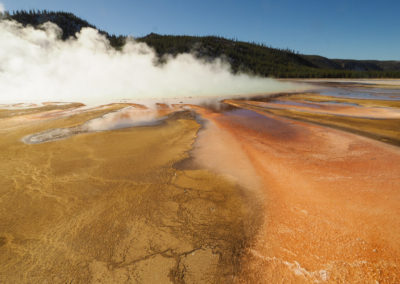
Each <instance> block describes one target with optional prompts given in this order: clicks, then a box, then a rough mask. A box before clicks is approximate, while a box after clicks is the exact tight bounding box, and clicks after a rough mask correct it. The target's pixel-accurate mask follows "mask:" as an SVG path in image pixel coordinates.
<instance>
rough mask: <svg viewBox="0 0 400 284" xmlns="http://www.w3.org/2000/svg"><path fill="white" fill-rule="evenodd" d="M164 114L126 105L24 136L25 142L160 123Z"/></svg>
mask: <svg viewBox="0 0 400 284" xmlns="http://www.w3.org/2000/svg"><path fill="white" fill-rule="evenodd" d="M164 119H166V116H159V115H158V112H157V111H154V110H150V109H137V108H134V107H126V108H123V109H121V110H118V111H115V112H110V113H107V114H105V115H103V116H101V117H98V118H94V119H91V120H89V121H87V122H85V123H84V124H82V125H78V126H74V127H68V128H56V129H50V130H46V131H43V132H40V133H35V134H32V135H28V136H25V137H24V138H23V139H22V141H23V142H25V143H26V144H38V143H44V142H50V141H55V140H60V139H65V138H68V137H70V136H72V135H76V134H80V133H88V132H97V131H106V130H116V129H122V128H128V127H135V126H152V125H157V124H159V123H161V122H162V121H163V120H164Z"/></svg>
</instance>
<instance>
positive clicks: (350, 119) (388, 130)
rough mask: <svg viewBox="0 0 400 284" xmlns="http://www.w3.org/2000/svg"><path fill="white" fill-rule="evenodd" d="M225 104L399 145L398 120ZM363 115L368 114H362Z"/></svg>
mask: <svg viewBox="0 0 400 284" xmlns="http://www.w3.org/2000/svg"><path fill="white" fill-rule="evenodd" d="M226 103H229V104H232V105H235V106H238V107H243V108H246V109H252V110H254V111H257V112H261V113H264V112H267V113H271V114H275V115H280V116H284V117H288V118H291V119H296V120H301V121H306V122H312V123H316V124H320V125H324V126H329V127H333V128H337V129H341V130H346V131H350V132H353V133H357V134H360V135H363V136H366V137H370V138H373V139H377V140H380V141H382V142H386V143H390V144H394V145H400V131H399V125H400V119H395V118H379V119H376V118H374V117H368V116H367V115H366V116H365V117H357V116H352V115H351V114H352V110H351V111H350V110H348V111H346V113H347V115H345V116H344V115H337V114H333V113H323V112H315V111H304V109H303V110H299V109H297V108H296V107H284V106H281V107H276V106H275V104H274V103H269V104H267V103H260V102H252V101H246V102H243V101H234V100H227V101H226ZM364 113H365V114H367V113H368V111H367V112H364Z"/></svg>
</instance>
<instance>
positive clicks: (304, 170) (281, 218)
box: [198, 109, 400, 283]
mask: <svg viewBox="0 0 400 284" xmlns="http://www.w3.org/2000/svg"><path fill="white" fill-rule="evenodd" d="M198 111H199V112H200V113H201V114H202V115H203V116H204V117H205V118H207V119H209V120H211V121H213V122H214V123H215V124H216V125H217V126H218V127H219V128H220V129H223V130H225V131H228V132H229V133H230V134H231V135H232V137H233V139H235V140H236V141H238V142H239V143H240V145H241V147H242V149H243V151H244V152H245V153H246V154H247V156H248V157H249V159H250V161H251V163H252V164H253V166H254V167H255V169H256V171H257V173H258V174H259V175H260V177H261V179H262V182H263V186H262V192H263V194H264V200H265V204H264V205H265V206H264V208H265V209H264V210H265V212H264V214H265V216H264V217H265V222H264V225H263V228H262V229H261V230H260V233H259V234H258V236H257V237H256V240H255V242H254V244H253V246H252V248H250V249H249V250H248V253H247V255H246V256H245V258H244V260H243V266H242V267H243V270H242V275H241V278H240V279H239V282H248V283H257V282H262V283H281V282H282V281H283V279H285V281H295V282H307V283H308V282H313V281H328V282H341V283H344V282H347V283H374V281H378V282H379V283H398V282H399V281H400V219H399V218H398V216H400V163H399V162H400V151H399V148H396V147H393V146H390V145H386V144H383V143H381V142H378V141H374V140H370V139H367V138H363V137H360V136H357V135H354V134H352V133H346V132H342V131H339V130H335V129H330V128H326V127H323V126H318V125H312V124H308V123H304V122H299V121H292V120H289V119H286V118H281V117H276V116H273V115H270V114H266V113H260V114H257V113H255V112H251V111H245V110H236V111H233V112H227V113H212V112H209V111H205V110H199V109H198Z"/></svg>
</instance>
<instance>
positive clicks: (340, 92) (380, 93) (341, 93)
mask: <svg viewBox="0 0 400 284" xmlns="http://www.w3.org/2000/svg"><path fill="white" fill-rule="evenodd" d="M318 93H319V94H321V95H327V96H337V97H346V98H352V99H377V100H390V101H398V100H400V90H393V89H392V90H388V89H382V88H368V89H367V88H351V89H346V88H327V89H322V90H319V91H318Z"/></svg>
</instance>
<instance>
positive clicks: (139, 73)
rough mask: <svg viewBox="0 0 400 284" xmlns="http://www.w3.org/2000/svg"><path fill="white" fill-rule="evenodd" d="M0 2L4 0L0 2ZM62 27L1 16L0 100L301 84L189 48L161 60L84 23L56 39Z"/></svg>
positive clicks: (102, 98) (199, 93) (226, 92)
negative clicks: (234, 67)
mask: <svg viewBox="0 0 400 284" xmlns="http://www.w3.org/2000/svg"><path fill="white" fill-rule="evenodd" d="M0 9H1V6H0ZM61 32H62V31H61V29H60V28H59V27H58V26H56V25H54V24H52V23H49V22H48V23H45V24H43V26H42V28H41V29H34V28H33V27H23V26H22V25H21V24H19V23H17V22H15V21H9V20H3V21H0V42H1V49H0V103H6V104H10V103H32V102H46V101H59V102H71V101H77V102H83V103H86V104H101V103H110V102H116V101H120V100H132V101H134V100H135V99H150V98H164V99H168V98H185V97H214V96H219V97H221V96H222V97H224V96H225V97H229V96H232V95H239V94H249V93H251V94H256V93H257V94H259V93H269V92H281V91H287V90H290V89H293V88H296V87H298V86H297V85H295V84H291V83H283V82H279V81H276V80H273V79H266V78H258V77H251V76H249V75H245V74H236V75H234V74H232V73H231V71H230V66H229V64H227V63H225V62H223V61H222V60H220V59H217V60H215V61H213V62H211V63H210V62H208V63H206V62H203V61H201V60H199V59H196V58H195V57H194V56H193V55H191V54H181V55H178V56H177V57H174V58H172V57H170V58H168V59H167V62H166V63H165V64H163V65H159V64H158V65H157V64H155V62H156V59H157V56H156V54H155V52H154V51H153V49H151V48H150V47H148V46H147V45H146V44H144V43H138V42H135V41H134V40H133V39H130V40H128V42H127V43H126V45H125V46H124V48H123V50H122V51H116V50H114V49H113V48H112V47H111V46H110V44H109V42H108V40H107V39H106V38H105V37H104V36H103V35H101V34H99V33H98V31H97V30H94V29H91V28H84V29H82V30H81V32H80V33H78V34H77V39H69V40H67V41H62V40H60V35H61Z"/></svg>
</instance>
